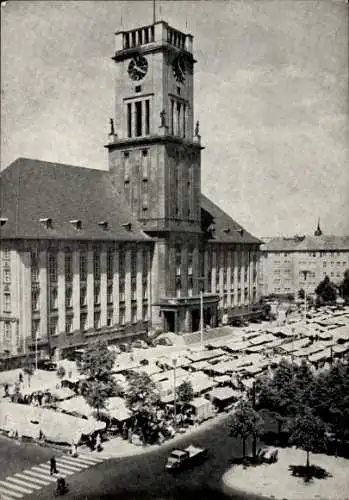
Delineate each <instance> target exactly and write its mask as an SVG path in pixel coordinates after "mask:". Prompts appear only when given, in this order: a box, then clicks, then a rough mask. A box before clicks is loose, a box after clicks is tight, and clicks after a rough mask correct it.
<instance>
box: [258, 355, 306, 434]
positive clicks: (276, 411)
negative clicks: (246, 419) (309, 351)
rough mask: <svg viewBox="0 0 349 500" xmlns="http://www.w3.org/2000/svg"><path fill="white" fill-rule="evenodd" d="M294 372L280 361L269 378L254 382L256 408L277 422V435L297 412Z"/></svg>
mask: <svg viewBox="0 0 349 500" xmlns="http://www.w3.org/2000/svg"><path fill="white" fill-rule="evenodd" d="M294 370H295V367H294V366H293V365H292V364H291V363H289V362H288V361H287V360H285V359H282V360H281V361H280V363H279V365H278V367H277V368H276V369H275V371H274V373H273V375H272V376H271V377H263V378H259V379H257V382H256V396H257V408H258V409H265V410H267V411H268V412H270V413H271V415H272V416H273V417H274V418H275V420H276V421H277V424H278V434H279V435H280V433H281V429H282V425H283V424H284V423H285V422H287V420H288V419H289V418H290V417H291V416H293V415H295V413H296V411H297V408H296V400H295V392H294V382H293V377H294Z"/></svg>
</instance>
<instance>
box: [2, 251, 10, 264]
mask: <svg viewBox="0 0 349 500" xmlns="http://www.w3.org/2000/svg"><path fill="white" fill-rule="evenodd" d="M2 258H3V260H4V262H8V261H9V260H10V249H9V248H3V250H2Z"/></svg>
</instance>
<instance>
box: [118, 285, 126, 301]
mask: <svg viewBox="0 0 349 500" xmlns="http://www.w3.org/2000/svg"><path fill="white" fill-rule="evenodd" d="M119 301H120V302H125V280H120V284H119Z"/></svg>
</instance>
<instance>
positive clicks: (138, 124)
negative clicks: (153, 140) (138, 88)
mask: <svg viewBox="0 0 349 500" xmlns="http://www.w3.org/2000/svg"><path fill="white" fill-rule="evenodd" d="M135 113H136V137H140V136H141V135H142V101H138V102H136V103H135Z"/></svg>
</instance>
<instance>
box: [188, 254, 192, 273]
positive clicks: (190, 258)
mask: <svg viewBox="0 0 349 500" xmlns="http://www.w3.org/2000/svg"><path fill="white" fill-rule="evenodd" d="M192 274H193V249H192V248H190V249H189V250H188V275H192Z"/></svg>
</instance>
